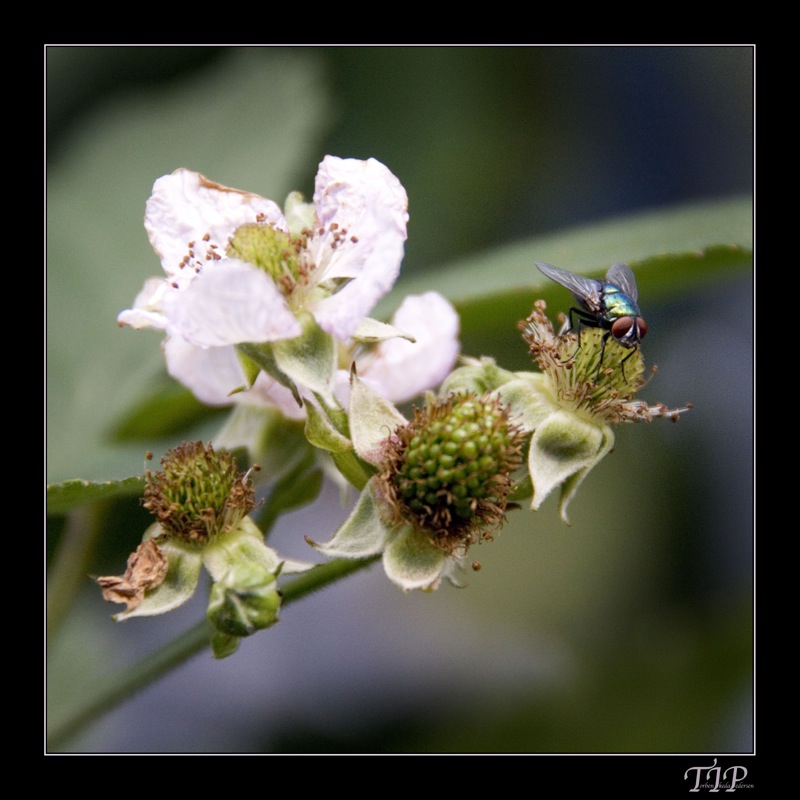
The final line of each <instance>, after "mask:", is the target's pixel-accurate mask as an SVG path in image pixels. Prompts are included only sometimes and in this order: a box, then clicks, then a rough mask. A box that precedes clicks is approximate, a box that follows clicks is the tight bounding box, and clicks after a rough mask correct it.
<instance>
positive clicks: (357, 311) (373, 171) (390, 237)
mask: <svg viewBox="0 0 800 800" xmlns="http://www.w3.org/2000/svg"><path fill="white" fill-rule="evenodd" d="M314 203H315V206H316V210H317V219H318V221H319V223H320V228H319V230H320V231H321V233H318V235H317V236H315V237H314V238H313V239H312V240H311V242H310V243H309V247H310V249H311V250H312V252H311V255H312V258H313V260H314V263H315V264H316V266H317V269H318V270H320V271H321V277H320V280H323V281H325V280H331V279H335V278H355V279H356V280H351V281H350V282H349V283H348V284H347V285H346V286H344V287H343V288H342V289H341V290H340V291H338V292H336V293H335V294H333V295H331V296H329V297H326V298H325V299H323V300H321V301H320V302H319V303H318V304H317V306H316V309H315V311H314V316H315V317H316V318H317V321H318V322H319V324H320V326H321V327H322V328H323V329H324V330H326V331H327V332H328V333H332V334H333V335H334V336H336V337H338V338H340V339H346V338H348V337H349V336H351V335H352V334H353V332H354V331H355V329H356V327H357V326H358V324H359V323H360V321H361V320H362V319H363V317H365V316H367V314H368V313H369V312H370V311H371V310H372V308H373V307H374V306H375V304H376V303H377V302H378V300H380V299H381V298H382V297H383V296H384V295H385V294H386V293H387V292H388V291H389V290H390V289H391V288H392V286H393V285H394V282H395V280H397V276H398V274H399V272H400V263H401V261H402V260H403V243H404V242H405V240H406V225H407V223H408V197H407V195H406V191H405V189H404V188H403V186H402V184H401V183H400V181H399V180H398V179H397V178H396V177H395V175H393V174H392V172H390V170H389V169H388V168H387V167H385V166H384V165H383V164H381V163H380V161H376V160H375V159H374V158H371V159H369V160H367V161H359V160H357V159H342V158H336V157H334V156H326V157H325V159H324V160H323V162H322V163H321V164H320V167H319V171H318V172H317V178H316V183H315V191H314Z"/></svg>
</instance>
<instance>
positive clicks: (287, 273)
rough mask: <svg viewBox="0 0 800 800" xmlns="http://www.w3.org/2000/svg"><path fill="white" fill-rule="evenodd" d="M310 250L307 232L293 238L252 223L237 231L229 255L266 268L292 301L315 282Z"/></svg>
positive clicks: (229, 248)
mask: <svg viewBox="0 0 800 800" xmlns="http://www.w3.org/2000/svg"><path fill="white" fill-rule="evenodd" d="M306 247H307V235H306V234H305V233H301V234H300V235H298V236H292V235H291V234H289V233H286V232H285V231H281V230H278V229H277V228H273V227H272V226H271V225H266V224H264V223H259V222H249V223H246V224H244V225H241V226H240V227H239V228H237V229H236V232H235V233H234V234H233V236H232V237H231V240H230V241H229V242H228V246H227V248H226V250H225V253H226V255H227V256H228V257H229V258H238V259H241V260H242V261H247V262H248V263H249V264H253V265H254V266H256V267H258V268H259V269H263V270H264V271H265V272H266V273H267V274H268V275H269V276H270V277H271V278H272V280H273V281H275V285H276V286H277V287H278V288H279V289H280V290H281V292H282V293H283V294H284V296H285V297H287V298H288V297H289V296H290V295H291V294H292V293H293V292H295V291H296V290H297V289H298V288H300V287H306V286H308V285H309V284H310V282H311V278H310V276H311V273H312V272H313V271H314V265H313V264H309V263H308V261H307V259H306V257H305V256H306Z"/></svg>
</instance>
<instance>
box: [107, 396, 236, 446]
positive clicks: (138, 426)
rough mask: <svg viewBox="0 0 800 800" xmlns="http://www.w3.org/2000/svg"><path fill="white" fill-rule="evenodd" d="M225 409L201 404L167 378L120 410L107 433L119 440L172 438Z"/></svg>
mask: <svg viewBox="0 0 800 800" xmlns="http://www.w3.org/2000/svg"><path fill="white" fill-rule="evenodd" d="M227 413H228V409H227V408H223V409H221V408H211V407H209V406H206V405H203V404H202V403H201V402H200V401H199V400H198V399H197V398H196V397H195V396H194V395H193V394H192V393H191V392H190V391H189V390H188V389H185V388H184V387H183V386H181V385H180V384H178V383H175V382H172V381H170V382H165V383H164V385H163V386H161V387H159V388H158V389H156V390H155V391H154V392H152V394H149V395H147V396H145V397H143V398H142V399H141V400H140V401H139V402H138V403H137V404H136V405H135V406H133V407H132V408H131V409H130V410H129V411H128V412H127V413H125V414H123V415H122V417H121V418H120V419H119V421H118V422H117V424H116V425H115V426H113V427H112V428H111V430H110V431H109V435H110V436H111V438H112V439H116V440H117V441H120V442H126V441H139V442H140V441H142V440H143V439H150V440H152V439H154V438H155V439H158V438H163V437H167V436H172V437H173V438H174V437H176V436H179V435H180V434H181V433H182V432H184V431H186V430H188V429H189V428H191V427H192V426H194V425H197V424H198V423H200V422H203V421H206V420H208V419H211V418H213V417H222V416H224V415H225V414H227Z"/></svg>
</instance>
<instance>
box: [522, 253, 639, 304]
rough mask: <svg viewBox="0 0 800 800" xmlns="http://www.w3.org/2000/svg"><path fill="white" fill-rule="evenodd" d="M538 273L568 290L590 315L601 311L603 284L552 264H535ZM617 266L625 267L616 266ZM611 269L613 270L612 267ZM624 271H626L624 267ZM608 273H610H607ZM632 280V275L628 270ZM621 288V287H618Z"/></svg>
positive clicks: (539, 262)
mask: <svg viewBox="0 0 800 800" xmlns="http://www.w3.org/2000/svg"><path fill="white" fill-rule="evenodd" d="M536 266H537V267H538V268H539V272H541V273H542V274H543V275H546V276H547V277H548V278H550V280H552V281H555V282H556V283H560V284H561V285H562V286H564V287H565V288H567V289H569V290H570V291H571V292H572V294H573V296H574V297H575V299H576V300H577V301H578V302H579V303H580V304H581V306H583V307H584V308H585V309H586V310H587V311H591V312H592V313H595V314H597V313H600V312H601V311H602V310H603V306H602V297H603V284H602V283H601V282H600V281H596V280H594V279H592V278H586V277H584V276H583V275H576V274H575V273H574V272H569V271H568V270H566V269H559V268H558V267H554V266H553V265H552V264H544V263H542V262H541V261H537V262H536ZM617 266H625V265H624V264H618V265H617ZM611 269H614V267H612V268H611ZM625 269H628V268H627V267H625ZM609 272H610V271H609ZM628 272H630V274H631V279H633V273H632V272H631V271H630V270H629V269H628ZM633 287H634V292H635V291H636V282H635V281H634V284H633ZM620 288H622V287H620Z"/></svg>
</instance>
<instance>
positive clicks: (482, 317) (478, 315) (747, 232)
mask: <svg viewBox="0 0 800 800" xmlns="http://www.w3.org/2000/svg"><path fill="white" fill-rule="evenodd" d="M752 238H753V231H752V201H751V200H750V199H749V198H737V199H733V200H731V199H728V200H721V201H719V202H715V203H704V204H692V205H687V206H681V207H679V208H668V209H664V210H661V211H656V212H650V213H647V214H637V215H634V216H631V217H625V218H619V219H613V220H609V221H608V222H603V223H600V224H597V225H591V226H586V227H582V228H576V229H574V230H569V231H565V232H562V233H559V234H554V235H552V236H545V237H541V238H537V239H532V240H530V241H527V242H521V243H519V244H514V245H510V246H507V247H503V248H498V249H496V250H491V251H487V252H485V253H481V254H479V255H476V256H474V257H472V258H468V259H462V260H460V261H458V262H456V263H454V264H452V265H449V266H445V267H442V268H441V269H437V270H431V271H429V272H428V273H427V274H425V275H423V276H415V277H414V278H412V279H411V280H408V281H403V280H402V279H401V280H400V281H399V282H398V284H397V286H396V288H395V290H394V292H392V294H391V295H390V297H389V298H387V299H386V300H385V301H384V302H383V303H382V304H381V306H380V308H379V311H381V312H383V313H384V314H388V311H389V309H391V308H394V307H395V306H396V305H398V304H399V302H400V292H401V291H402V293H403V295H406V294H419V293H421V292H425V291H431V290H435V291H438V292H441V293H442V294H444V295H445V296H446V297H447V298H449V299H450V300H451V301H452V302H453V303H454V304H455V306H456V308H457V309H458V312H459V314H460V315H461V339H462V345H463V352H465V353H467V354H469V355H474V356H479V355H498V354H500V353H503V352H504V351H505V350H507V349H508V347H509V342H517V341H518V337H517V336H516V334H515V331H516V324H517V322H518V321H519V320H522V319H525V318H526V317H527V316H528V314H529V313H530V311H531V308H532V307H533V301H534V300H536V299H539V298H541V299H543V300H545V301H547V303H548V305H549V306H550V308H551V309H555V310H559V309H560V310H564V311H565V310H566V308H567V307H568V306H567V304H568V300H567V298H568V294H567V292H566V291H565V290H564V288H563V287H561V286H558V285H556V284H554V283H553V282H552V281H549V280H548V279H547V278H545V276H544V275H542V274H541V273H540V272H539V271H538V270H537V269H536V266H535V263H534V262H536V261H546V262H548V263H551V264H555V265H556V266H558V267H562V268H564V269H568V270H570V271H572V272H581V273H584V274H587V275H590V276H594V277H602V276H603V275H604V274H605V272H606V270H607V268H608V267H609V266H610V265H611V264H612V263H614V262H617V261H625V262H626V263H628V264H629V265H631V266H632V267H633V268H634V270H635V272H636V279H637V282H638V284H639V295H640V299H641V298H642V297H644V298H646V300H647V299H653V300H655V299H657V298H663V297H667V296H670V295H673V296H674V295H678V294H684V293H686V292H689V291H693V290H696V289H698V288H700V287H702V286H704V285H707V284H709V283H710V282H711V281H713V280H719V279H720V278H723V277H728V276H731V277H732V276H734V275H742V274H746V272H747V271H748V270H752ZM645 302H646V301H645ZM520 352H524V350H520ZM504 366H507V367H508V368H512V365H510V364H505V365H504Z"/></svg>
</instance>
